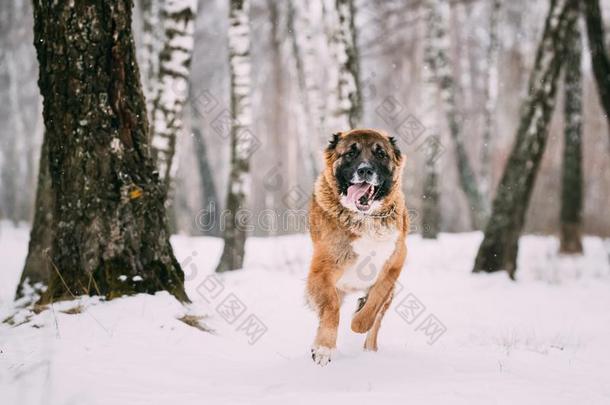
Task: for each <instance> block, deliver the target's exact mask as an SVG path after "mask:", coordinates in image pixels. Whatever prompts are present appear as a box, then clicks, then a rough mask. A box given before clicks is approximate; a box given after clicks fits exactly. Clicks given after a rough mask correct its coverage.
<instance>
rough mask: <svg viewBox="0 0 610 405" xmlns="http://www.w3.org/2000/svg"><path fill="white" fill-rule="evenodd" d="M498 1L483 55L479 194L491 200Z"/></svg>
mask: <svg viewBox="0 0 610 405" xmlns="http://www.w3.org/2000/svg"><path fill="white" fill-rule="evenodd" d="M500 7H501V2H500V0H493V1H492V2H491V4H490V10H489V43H488V44H487V52H486V55H485V61H484V64H485V67H484V72H485V115H484V121H483V147H482V148H481V172H480V173H481V176H480V182H481V194H482V195H483V198H485V200H489V199H491V181H492V178H491V177H492V176H491V151H492V148H493V142H492V140H493V138H492V134H494V133H495V131H496V121H495V116H496V101H497V98H498V53H499V44H498V18H499V14H500Z"/></svg>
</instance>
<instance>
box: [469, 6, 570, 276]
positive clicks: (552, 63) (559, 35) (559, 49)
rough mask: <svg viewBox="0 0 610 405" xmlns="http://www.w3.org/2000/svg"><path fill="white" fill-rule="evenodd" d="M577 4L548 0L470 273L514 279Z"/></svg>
mask: <svg viewBox="0 0 610 405" xmlns="http://www.w3.org/2000/svg"><path fill="white" fill-rule="evenodd" d="M577 4H578V2H577V0H552V1H551V5H550V9H549V14H548V16H547V19H546V22H545V27H544V32H543V35H542V39H541V41H540V44H539V46H538V51H537V53H536V62H535V64H534V69H533V72H532V75H531V77H530V81H529V87H528V88H529V93H528V96H527V98H526V100H525V101H524V103H523V108H522V114H521V121H520V123H519V127H518V129H517V134H516V140H515V144H514V146H513V150H512V152H511V154H510V156H509V159H508V162H507V164H506V168H505V169H504V174H503V176H502V179H501V181H500V184H499V186H498V189H497V191H496V197H495V199H494V202H493V211H492V215H491V217H490V219H489V222H488V224H487V226H486V228H485V237H484V239H483V242H482V243H481V246H480V247H479V251H478V254H477V257H476V260H475V264H474V269H473V271H474V272H479V271H486V272H493V271H499V270H506V271H507V272H508V273H509V275H510V277H511V278H514V273H515V270H516V268H517V252H518V247H519V245H518V243H519V236H520V234H521V230H522V228H523V225H524V220H525V213H526V211H527V206H528V203H529V199H530V196H531V193H532V188H533V186H534V181H535V179H536V174H537V172H538V167H539V166H540V161H541V158H542V153H543V152H544V147H545V144H546V139H547V135H548V125H549V122H550V119H551V113H552V112H553V108H554V106H555V93H556V88H557V77H558V76H559V72H560V70H561V66H562V65H563V63H564V62H565V57H566V47H565V43H566V35H567V33H568V31H569V30H570V29H571V27H572V26H573V25H574V24H575V22H576V19H577V17H578V10H577Z"/></svg>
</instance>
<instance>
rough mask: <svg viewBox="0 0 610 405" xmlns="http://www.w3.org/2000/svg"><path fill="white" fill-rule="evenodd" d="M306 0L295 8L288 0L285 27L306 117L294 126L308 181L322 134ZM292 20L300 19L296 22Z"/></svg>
mask: <svg viewBox="0 0 610 405" xmlns="http://www.w3.org/2000/svg"><path fill="white" fill-rule="evenodd" d="M303 3H304V4H303ZM309 3H310V2H309V1H306V2H300V1H299V2H297V4H299V6H298V8H297V6H295V0H290V1H289V2H288V15H287V23H286V25H287V28H288V34H289V35H290V44H291V47H292V54H293V57H294V62H295V63H294V65H295V71H296V76H297V83H298V85H299V92H300V96H301V97H300V98H301V106H302V108H303V113H304V115H305V119H306V120H308V121H309V125H307V124H305V125H299V126H298V127H299V128H297V130H298V131H299V133H298V140H299V150H301V153H302V155H303V162H304V166H305V171H307V172H309V173H310V175H311V179H312V181H315V179H316V178H317V177H318V173H320V168H319V164H318V158H317V154H318V153H319V150H320V146H319V142H318V141H319V139H320V138H321V135H322V132H323V130H322V121H321V118H320V116H319V115H320V107H319V105H318V102H319V101H318V97H319V90H318V87H317V84H316V80H315V77H313V76H314V74H313V72H312V70H313V63H312V62H313V61H314V60H315V55H313V47H312V46H311V42H312V36H313V35H312V32H311V25H310V21H309V18H308V16H309V10H308V7H309ZM295 20H299V21H301V22H302V23H301V24H297V22H296V21H295Z"/></svg>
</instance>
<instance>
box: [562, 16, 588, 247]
mask: <svg viewBox="0 0 610 405" xmlns="http://www.w3.org/2000/svg"><path fill="white" fill-rule="evenodd" d="M566 37H567V38H566V48H567V50H566V58H565V73H564V75H565V76H564V77H565V78H564V80H565V86H564V91H565V94H564V101H563V102H564V106H563V108H564V117H565V124H564V125H565V128H564V143H563V145H564V146H563V148H564V149H563V173H562V183H561V232H560V246H559V251H560V252H561V253H568V254H578V253H582V241H581V225H582V196H583V184H582V140H581V134H582V72H581V55H582V50H581V49H582V45H583V44H582V40H581V36H580V29H579V26H578V23H576V24H574V25H573V26H572V27H571V30H570V31H569V32H568V34H567V35H566Z"/></svg>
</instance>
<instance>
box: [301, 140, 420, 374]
mask: <svg viewBox="0 0 610 405" xmlns="http://www.w3.org/2000/svg"><path fill="white" fill-rule="evenodd" d="M324 161H325V168H324V170H323V172H322V173H321V174H320V176H319V177H318V179H317V180H316V184H315V189H314V193H313V199H312V201H311V204H310V210H309V226H310V234H311V239H312V241H313V258H312V262H311V268H310V271H309V275H308V278H307V298H308V301H309V303H310V305H311V307H312V308H313V309H314V310H315V311H316V312H317V314H318V317H319V325H318V330H317V334H316V337H315V340H314V342H313V346H312V349H311V355H312V358H313V361H314V362H315V363H316V364H319V365H321V366H324V365H326V364H328V363H329V362H330V361H331V355H332V351H333V349H334V348H335V347H336V342H337V328H338V326H339V308H340V306H341V303H342V299H343V296H344V295H345V294H346V293H352V292H365V296H364V297H362V298H360V300H359V308H358V310H357V311H356V313H355V314H354V317H353V318H352V323H351V328H352V330H353V331H354V332H356V333H365V332H368V334H367V336H366V339H365V342H364V349H365V350H370V351H376V350H377V334H378V332H379V327H380V325H381V321H382V319H383V315H384V313H385V312H386V310H387V309H388V307H389V306H390V303H391V301H392V295H393V291H394V285H395V282H396V280H397V278H398V276H399V275H400V272H401V270H402V267H403V263H404V261H405V257H406V254H407V248H406V235H407V233H408V229H409V221H408V216H407V208H406V205H405V199H404V195H403V193H402V190H401V179H402V169H403V167H404V162H405V158H404V156H403V155H402V154H401V152H400V150H399V149H398V147H397V145H396V141H395V140H394V138H392V137H388V136H387V135H386V134H384V133H383V132H381V131H377V130H371V129H353V130H350V131H347V132H342V133H337V134H334V135H333V136H332V139H331V140H330V142H329V144H328V147H327V148H326V150H325V151H324Z"/></svg>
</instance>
